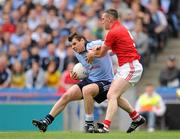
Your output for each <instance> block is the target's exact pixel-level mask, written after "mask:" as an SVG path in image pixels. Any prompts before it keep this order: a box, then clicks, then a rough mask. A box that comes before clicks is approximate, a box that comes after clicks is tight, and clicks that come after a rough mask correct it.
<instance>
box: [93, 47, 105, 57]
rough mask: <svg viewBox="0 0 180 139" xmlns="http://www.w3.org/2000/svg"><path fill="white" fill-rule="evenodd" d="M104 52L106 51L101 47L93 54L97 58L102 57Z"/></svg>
mask: <svg viewBox="0 0 180 139" xmlns="http://www.w3.org/2000/svg"><path fill="white" fill-rule="evenodd" d="M106 52H107V51H106V50H105V49H103V48H102V47H101V48H100V49H98V50H96V51H95V52H94V56H95V57H97V58H99V57H103V56H104V55H105V54H106Z"/></svg>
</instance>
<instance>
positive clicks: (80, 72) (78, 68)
mask: <svg viewBox="0 0 180 139" xmlns="http://www.w3.org/2000/svg"><path fill="white" fill-rule="evenodd" d="M73 72H75V73H76V74H77V77H78V79H80V80H82V79H84V78H86V77H87V76H88V73H87V71H86V69H85V68H84V67H83V65H82V64H81V63H77V64H76V65H74V67H73Z"/></svg>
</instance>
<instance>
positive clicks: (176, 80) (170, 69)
mask: <svg viewBox="0 0 180 139" xmlns="http://www.w3.org/2000/svg"><path fill="white" fill-rule="evenodd" d="M159 81H160V85H161V86H167V87H178V86H180V70H179V69H178V67H177V65H176V57H175V56H174V55H171V56H169V57H168V59H167V61H166V68H165V69H163V70H162V71H161V72H160V76H159Z"/></svg>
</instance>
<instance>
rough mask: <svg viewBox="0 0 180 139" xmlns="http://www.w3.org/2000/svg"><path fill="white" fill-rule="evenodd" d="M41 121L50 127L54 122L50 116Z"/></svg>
mask: <svg viewBox="0 0 180 139" xmlns="http://www.w3.org/2000/svg"><path fill="white" fill-rule="evenodd" d="M43 121H44V122H45V123H46V124H47V125H50V124H51V123H52V122H53V121H54V117H53V116H51V115H50V114H48V115H46V117H45V118H44V119H43Z"/></svg>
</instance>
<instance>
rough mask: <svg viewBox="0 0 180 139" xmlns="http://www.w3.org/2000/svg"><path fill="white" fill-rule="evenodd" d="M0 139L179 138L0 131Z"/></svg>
mask: <svg viewBox="0 0 180 139" xmlns="http://www.w3.org/2000/svg"><path fill="white" fill-rule="evenodd" d="M0 139H180V131H157V132H153V133H148V132H143V131H137V132H134V133H131V134H127V133H124V132H110V133H108V134H87V133H83V132H75V131H73V132H71V131H59V132H46V133H40V132H23V131H22V132H21V131H18V132H0Z"/></svg>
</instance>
